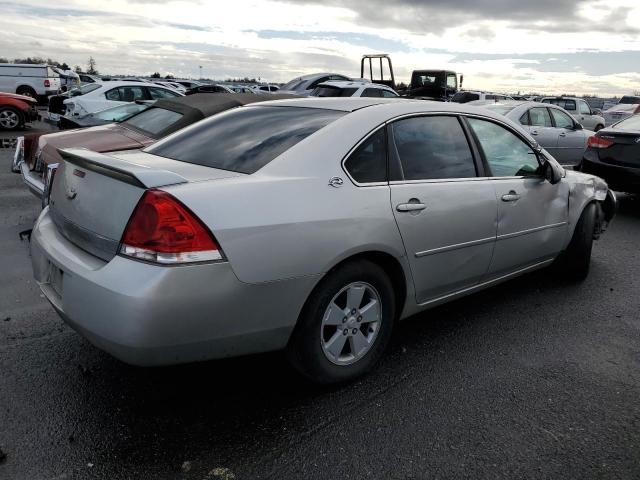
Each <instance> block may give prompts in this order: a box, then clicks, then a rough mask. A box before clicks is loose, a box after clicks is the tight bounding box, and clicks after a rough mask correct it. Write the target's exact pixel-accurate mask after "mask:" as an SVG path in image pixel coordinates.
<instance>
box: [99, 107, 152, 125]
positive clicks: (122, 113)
mask: <svg viewBox="0 0 640 480" xmlns="http://www.w3.org/2000/svg"><path fill="white" fill-rule="evenodd" d="M147 108H149V105H146V104H144V103H127V104H126V105H118V106H117V107H113V108H107V109H106V110H102V111H101V112H97V113H94V114H92V116H93V117H95V118H99V119H100V120H106V121H108V122H122V121H124V120H126V119H127V118H129V117H130V116H132V115H135V114H136V113H140V112H142V111H143V110H146V109H147Z"/></svg>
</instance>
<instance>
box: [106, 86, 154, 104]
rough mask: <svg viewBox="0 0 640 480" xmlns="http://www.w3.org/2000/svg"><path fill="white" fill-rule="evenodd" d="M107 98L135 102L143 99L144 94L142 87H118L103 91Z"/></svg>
mask: <svg viewBox="0 0 640 480" xmlns="http://www.w3.org/2000/svg"><path fill="white" fill-rule="evenodd" d="M105 96H106V97H107V99H108V100H115V101H116V102H135V101H136V100H145V99H146V95H145V92H144V88H143V87H118V88H114V89H113V90H109V91H108V92H107V93H105Z"/></svg>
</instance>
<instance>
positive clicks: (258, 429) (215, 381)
mask: <svg viewBox="0 0 640 480" xmlns="http://www.w3.org/2000/svg"><path fill="white" fill-rule="evenodd" d="M0 136H2V135H0ZM5 136H6V135H5ZM12 153H13V151H12V150H10V149H3V148H0V252H1V253H0V292H1V293H0V449H1V450H2V452H4V454H5V455H6V457H5V458H4V459H2V460H0V479H11V480H14V479H15V480H22V479H25V480H27V479H28V480H35V479H93V478H98V479H109V480H118V479H218V478H222V479H232V478H235V479H267V478H270V479H303V478H304V479H365V478H374V479H450V478H454V479H455V478H469V479H484V478H486V479H529V478H531V479H547V478H548V479H590V478H598V479H637V478H640V276H639V275H638V272H639V271H640V249H639V247H638V245H639V241H640V199H636V198H633V197H629V196H624V195H621V199H620V200H621V202H620V203H621V207H620V212H619V214H618V217H617V218H616V219H615V221H614V223H613V224H612V225H611V227H610V230H609V231H608V232H607V233H606V234H605V235H604V236H603V237H602V239H601V240H599V241H598V242H597V243H596V244H595V247H594V251H593V263H592V270H591V273H590V275H589V277H588V279H587V280H586V281H585V282H583V283H581V284H575V283H568V282H566V281H564V280H562V279H560V278H558V276H557V275H555V274H553V273H552V272H550V271H541V272H537V273H534V274H531V275H528V276H525V277H522V278H519V279H517V280H514V281H511V282H509V283H508V284H503V285H500V286H497V287H494V288H492V289H490V290H486V291H484V292H482V293H479V294H476V295H473V296H470V297H467V298H465V299H462V300H459V301H456V302H454V303H451V304H449V305H445V306H442V307H439V308H436V309H434V310H431V311H428V312H426V313H423V314H421V315H419V316H416V317H413V318H411V319H409V320H407V321H405V322H402V323H401V324H400V325H399V327H398V329H397V331H396V333H395V338H394V339H393V342H392V345H391V348H390V351H389V353H388V355H386V357H385V358H384V359H383V361H382V362H381V364H380V365H379V367H378V368H377V369H376V370H375V371H374V372H372V373H371V374H370V375H368V376H367V377H365V378H363V379H362V380H360V381H357V382H355V383H353V384H351V385H348V386H343V387H340V388H329V389H328V388H318V387H314V386H312V385H309V384H308V383H306V382H305V381H303V380H301V379H300V378H299V377H298V376H296V374H295V373H293V372H292V370H291V369H290V368H289V367H288V366H287V364H286V363H285V362H284V360H283V358H282V356H281V355H280V354H277V353H274V354H267V355H259V356H251V357H244V358H240V359H232V360H224V361H214V362H206V363H200V364H194V365H183V366H180V367H171V368H136V367H131V366H128V365H125V364H123V363H121V362H119V361H118V360H115V359H113V358H111V357H110V356H109V355H107V354H105V353H103V352H101V351H99V350H98V349H96V348H95V347H93V346H92V345H91V344H89V343H88V342H87V341H86V340H84V339H83V338H82V337H80V336H79V335H77V334H76V333H75V332H74V331H73V330H71V329H70V328H69V327H67V326H66V325H65V324H64V323H63V322H62V321H61V320H60V319H59V318H58V316H57V315H56V314H55V312H54V311H53V309H52V308H51V307H50V306H49V304H48V303H47V302H46V300H45V299H44V298H43V296H42V295H41V294H40V292H39V290H38V287H37V285H36V284H35V283H34V281H33V279H32V274H31V266H30V261H29V251H28V243H27V242H26V241H21V240H20V239H19V237H18V233H19V232H20V231H22V230H25V229H28V228H30V227H31V225H32V224H33V222H34V220H35V219H36V217H37V215H38V212H39V201H38V200H36V198H35V197H33V196H32V195H31V194H30V193H28V191H27V189H26V188H24V186H23V185H22V183H21V179H20V177H19V175H16V174H12V173H9V165H10V159H11V155H12ZM179 321H180V319H176V322H179ZM0 457H1V455H0Z"/></svg>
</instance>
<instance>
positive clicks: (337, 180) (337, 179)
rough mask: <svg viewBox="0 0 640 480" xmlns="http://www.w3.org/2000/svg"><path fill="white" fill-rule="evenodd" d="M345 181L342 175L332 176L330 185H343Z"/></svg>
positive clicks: (336, 186)
mask: <svg viewBox="0 0 640 480" xmlns="http://www.w3.org/2000/svg"><path fill="white" fill-rule="evenodd" d="M343 183H344V182H343V181H342V179H341V178H340V177H331V178H330V179H329V185H330V186H332V187H335V188H338V187H341V186H342V184H343Z"/></svg>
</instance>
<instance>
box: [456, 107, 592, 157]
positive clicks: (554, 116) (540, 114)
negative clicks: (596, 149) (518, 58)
mask: <svg viewBox="0 0 640 480" xmlns="http://www.w3.org/2000/svg"><path fill="white" fill-rule="evenodd" d="M469 105H475V106H482V107H483V108H486V109H488V110H491V111H492V112H496V113H501V114H502V115H504V116H506V117H507V118H509V119H511V120H513V121H514V122H517V123H519V124H520V125H521V126H522V127H523V128H524V129H525V130H526V131H527V132H528V133H529V134H530V135H531V136H532V137H534V138H535V139H536V141H537V142H538V144H539V145H540V146H541V147H542V148H544V149H545V150H547V151H548V152H549V153H550V154H551V155H552V156H553V157H554V158H555V159H556V160H557V161H558V162H560V163H561V164H563V165H567V166H575V165H578V164H579V163H580V162H581V161H582V154H583V153H584V151H585V150H586V148H587V142H588V140H589V137H592V136H593V135H595V133H594V132H592V131H591V130H586V129H584V128H583V127H582V125H580V124H579V123H578V122H577V121H575V120H574V119H573V118H572V117H571V115H569V114H568V113H567V112H566V111H564V110H563V109H562V108H561V107H559V106H557V105H553V104H549V103H536V102H523V101H517V100H514V101H506V102H500V103H495V102H470V103H469Z"/></svg>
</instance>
